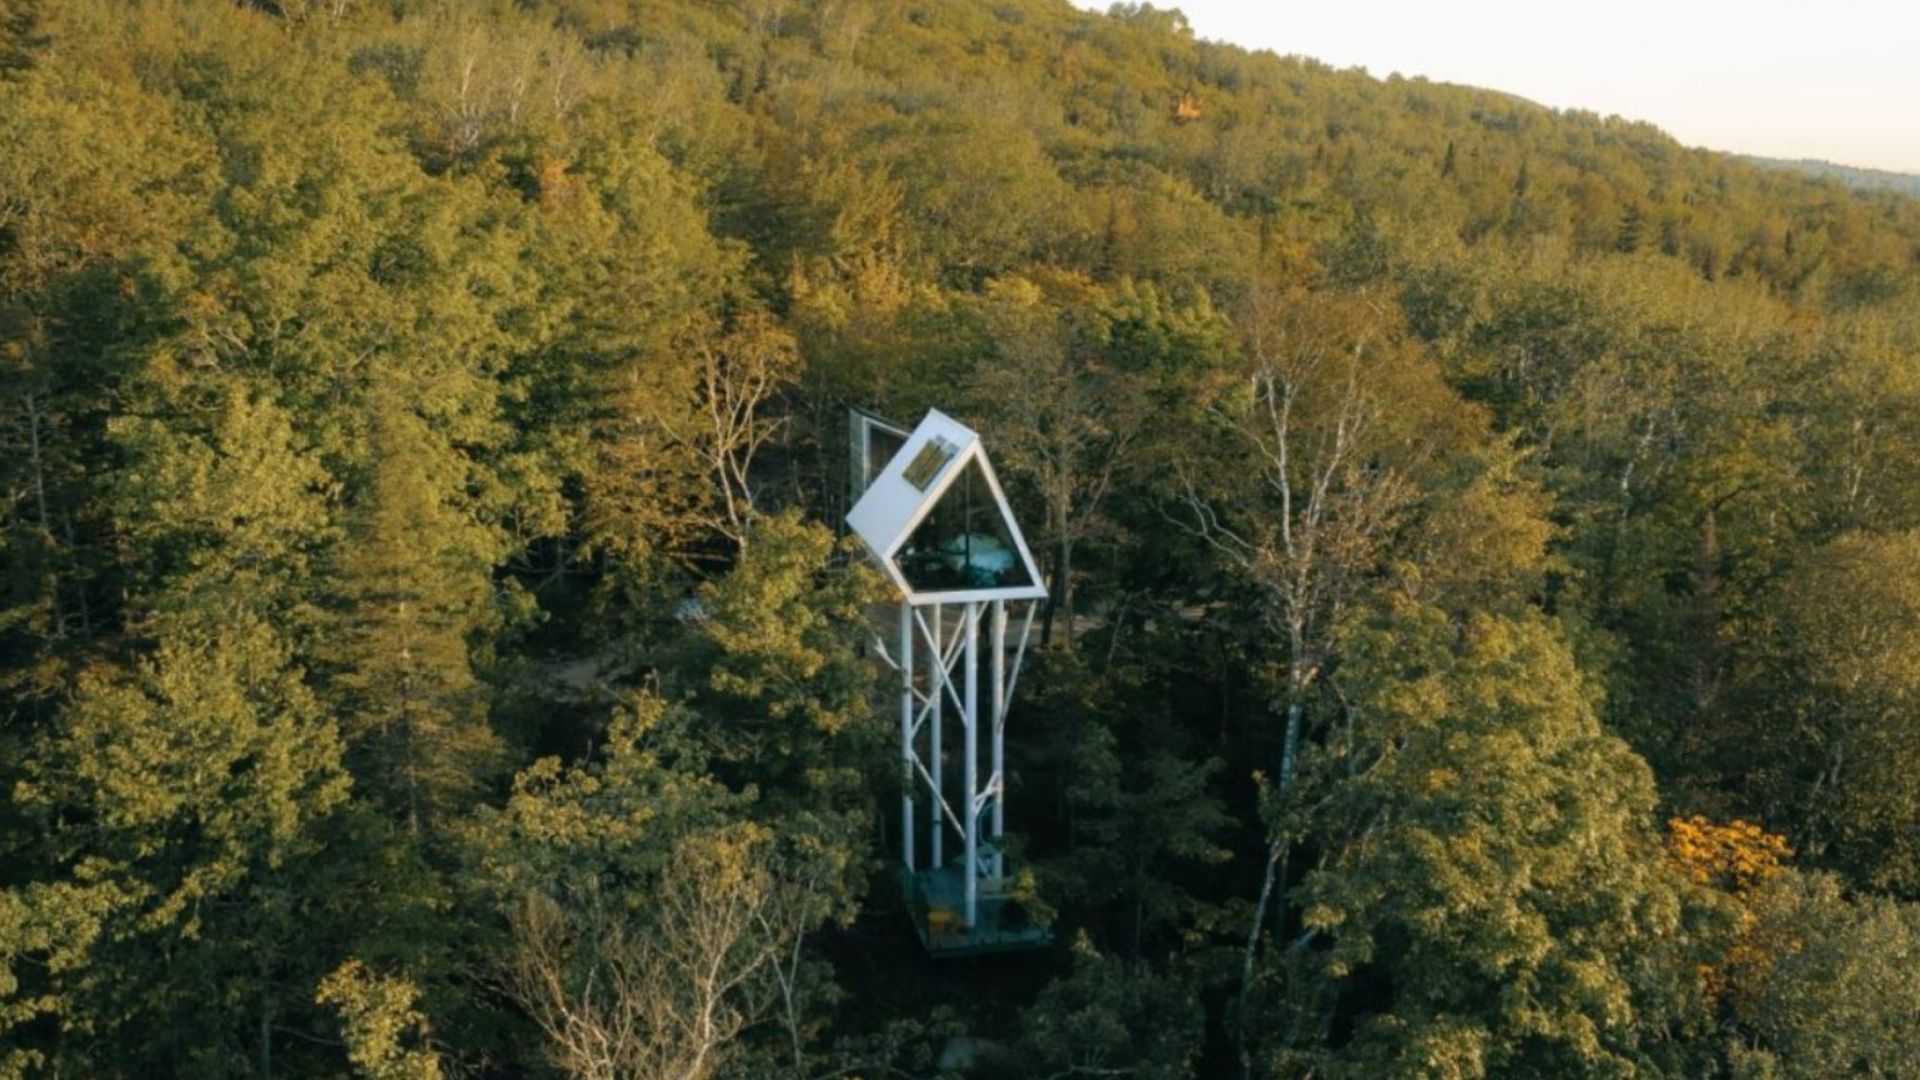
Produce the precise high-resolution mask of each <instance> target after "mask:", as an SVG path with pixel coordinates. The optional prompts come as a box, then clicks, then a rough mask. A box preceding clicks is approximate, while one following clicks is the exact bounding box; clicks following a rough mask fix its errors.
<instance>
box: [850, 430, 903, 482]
mask: <svg viewBox="0 0 1920 1080" xmlns="http://www.w3.org/2000/svg"><path fill="white" fill-rule="evenodd" d="M866 435H867V452H866V454H865V455H864V456H865V458H866V460H865V461H864V462H863V463H862V464H863V466H864V473H863V475H862V476H861V477H860V491H856V492H854V497H855V498H859V496H860V493H861V492H864V491H866V490H867V489H868V488H870V487H872V486H873V482H874V481H875V480H876V479H878V478H879V476H880V474H881V472H883V471H884V470H885V469H886V467H887V463H888V462H890V461H892V460H893V456H894V455H895V454H898V453H899V452H900V448H901V447H903V446H905V445H907V435H906V433H905V432H902V431H894V430H893V429H891V428H885V427H881V426H880V425H879V424H875V423H868V424H867V425H866Z"/></svg>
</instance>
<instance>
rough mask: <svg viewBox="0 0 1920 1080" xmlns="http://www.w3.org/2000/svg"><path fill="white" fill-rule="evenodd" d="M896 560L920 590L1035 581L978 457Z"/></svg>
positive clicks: (992, 586)
mask: <svg viewBox="0 0 1920 1080" xmlns="http://www.w3.org/2000/svg"><path fill="white" fill-rule="evenodd" d="M894 559H895V561H896V562H897V563H898V564H899V567H900V573H901V575H902V576H903V577H905V578H906V579H907V584H908V585H911V586H912V587H913V589H914V591H915V592H957V591H961V590H968V589H1010V588H1019V587H1024V586H1029V585H1032V584H1034V581H1033V576H1032V575H1030V574H1028V573H1027V564H1026V560H1024V559H1022V558H1021V557H1020V549H1019V547H1017V546H1016V545H1015V544H1014V542H1013V534H1012V531H1011V530H1010V529H1008V527H1007V522H1006V521H1005V520H1004V519H1002V518H1001V516H1000V504H999V503H998V502H996V501H995V500H994V498H993V489H992V488H991V487H990V486H988V484H987V476H986V473H985V471H984V470H982V469H981V468H980V460H979V459H978V458H972V459H969V460H968V462H967V464H966V468H965V470H964V471H963V472H961V474H960V475H959V476H957V477H955V478H954V481H953V483H952V485H951V486H949V487H948V488H947V490H946V493H945V494H943V495H941V496H940V501H939V502H938V503H935V504H934V507H933V510H932V511H931V512H929V513H928V514H927V516H926V517H925V518H924V519H922V521H921V522H920V525H919V527H918V528H916V529H914V530H913V535H911V536H909V537H907V542H906V543H905V544H902V545H901V546H900V550H899V551H898V552H896V553H895V555H894Z"/></svg>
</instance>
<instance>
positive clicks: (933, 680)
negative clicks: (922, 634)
mask: <svg viewBox="0 0 1920 1080" xmlns="http://www.w3.org/2000/svg"><path fill="white" fill-rule="evenodd" d="M945 606H946V605H944V604H935V605H933V619H932V630H933V633H932V637H933V642H932V646H933V667H932V669H931V670H930V671H929V672H928V673H927V674H928V678H927V696H929V697H931V698H932V699H933V712H932V713H931V714H930V715H929V716H928V718H927V723H928V724H929V725H930V726H931V728H932V730H931V731H930V732H929V733H928V734H929V736H930V738H929V740H928V747H927V775H928V778H929V779H930V780H931V781H932V782H933V805H932V807H931V810H930V812H929V813H928V814H927V847H928V849H929V850H928V854H929V855H931V856H932V859H933V861H932V863H931V864H930V865H931V867H932V868H933V869H935V870H938V869H940V868H941V867H942V866H945V865H946V864H947V859H946V850H947V845H946V839H947V835H946V833H947V823H946V822H944V821H942V820H941V817H942V816H943V814H942V813H941V807H942V806H944V805H945V804H946V795H945V793H944V791H943V790H942V786H943V785H942V782H941V768H940V738H941V734H942V733H941V731H940V719H941V714H942V713H944V712H945V711H946V703H947V702H946V697H947V687H946V682H947V646H946V638H945V635H944V634H942V633H941V630H940V609H941V608H943V607H945Z"/></svg>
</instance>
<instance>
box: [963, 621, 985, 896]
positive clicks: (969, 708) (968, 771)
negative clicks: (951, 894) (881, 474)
mask: <svg viewBox="0 0 1920 1080" xmlns="http://www.w3.org/2000/svg"><path fill="white" fill-rule="evenodd" d="M982 606H984V605H982V604H979V603H968V604H967V605H966V613H967V616H966V626H965V633H966V635H967V640H966V642H965V644H964V648H965V649H966V676H965V678H966V683H965V684H964V687H963V688H964V690H965V698H966V716H965V718H964V719H965V721H966V726H967V737H966V755H967V757H966V765H965V768H964V770H963V771H964V773H965V775H966V793H967V799H966V814H967V816H966V820H965V824H966V827H967V861H966V879H967V927H968V928H969V929H971V928H973V927H974V926H976V925H978V923H977V919H978V915H979V906H980V810H981V807H980V803H979V798H980V609H981V607H982Z"/></svg>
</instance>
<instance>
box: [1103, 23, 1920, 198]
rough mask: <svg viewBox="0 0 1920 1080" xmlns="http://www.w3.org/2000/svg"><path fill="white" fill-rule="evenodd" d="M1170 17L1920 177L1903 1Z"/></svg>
mask: <svg viewBox="0 0 1920 1080" xmlns="http://www.w3.org/2000/svg"><path fill="white" fill-rule="evenodd" d="M1083 6H1085V7H1089V8H1095V9H1098V10H1105V9H1106V7H1107V5H1106V4H1091V3H1084V0H1083ZM1156 6H1159V7H1168V6H1172V7H1177V8H1179V9H1180V10H1181V11H1183V12H1184V13H1185V14H1186V16H1187V19H1188V21H1189V22H1190V23H1191V24H1192V26H1193V30H1194V33H1195V34H1197V35H1198V36H1200V37H1203V38H1210V39H1214V40H1218V41H1225V42H1231V43H1232V44H1235V45H1241V46H1244V47H1246V48H1250V49H1272V50H1273V51H1275V52H1278V53H1281V54H1297V55H1301V56H1309V57H1313V58H1314V59H1317V60H1320V61H1323V62H1325V63H1328V64H1332V65H1334V66H1336V67H1342V68H1345V67H1363V68H1365V69H1366V70H1367V71H1368V72H1370V73H1371V74H1373V75H1376V76H1379V77H1385V76H1387V75H1389V74H1392V73H1395V72H1398V73H1399V74H1401V75H1404V76H1408V77H1414V76H1424V77H1426V78H1429V79H1432V80H1435V81H1439V82H1450V83H1463V84H1467V85H1471V86H1477V87H1483V88H1486V89H1489V90H1499V91H1503V92H1506V93H1511V94H1515V95H1518V96H1520V97H1524V98H1527V99H1529V100H1531V101H1535V102H1538V103H1540V104H1542V105H1546V106H1551V107H1554V108H1563V109H1564V108H1577V109H1586V110H1591V111H1593V112H1597V113H1600V114H1602V115H1611V114H1618V115H1620V116H1624V117H1628V118H1630V119H1634V120H1645V121H1647V122H1649V123H1652V124H1655V125H1657V126H1659V127H1660V128H1661V129H1663V130H1665V131H1666V132H1668V133H1669V134H1671V135H1673V137H1674V138H1676V139H1679V140H1680V141H1681V142H1683V143H1686V144H1688V145H1690V146H1701V147H1706V148H1709V149H1713V150H1723V151H1729V152H1733V153H1740V154H1755V155H1761V156H1766V157H1776V158H1790V159H1800V158H1810V159H1817V160H1824V161H1829V162H1833V163H1836V164H1841V165H1849V166H1854V167H1857V168H1872V169H1888V170H1893V171H1898V172H1907V173H1920V123H1916V121H1915V120H1914V117H1916V116H1920V63H1915V61H1914V59H1913V58H1912V57H1911V56H1908V55H1903V53H1904V52H1907V51H1910V47H1911V43H1912V42H1913V41H1914V40H1915V39H1916V34H1917V33H1920V14H1916V13H1915V12H1913V11H1911V10H1909V9H1907V8H1905V7H1904V6H1903V5H1900V4H1896V3H1890V2H1887V0H1835V2H1834V3H1832V4H1828V5H1823V6H1821V7H1820V8H1818V9H1813V8H1811V7H1808V6H1805V5H1796V4H1791V3H1786V2H1782V0H1760V2H1756V3H1742V4H1733V3H1726V2H1723V0H1708V2H1696V3H1689V4H1673V3H1666V4H1656V3H1653V2H1651V0H1622V2H1621V3H1618V4H1614V5H1611V6H1609V7H1607V8H1599V7H1584V8H1580V9H1577V10H1571V11H1565V12H1559V13H1553V14H1546V13H1543V12H1542V10H1541V8H1540V7H1539V6H1538V5H1530V4H1526V3H1522V2H1519V0H1462V2H1457V3H1448V4H1440V3H1434V2H1430V0H1418V2H1409V3H1395V2H1391V0H1349V2H1348V3H1345V4H1341V5H1325V6H1318V5H1305V4H1299V5H1289V4H1285V3H1250V2H1247V0H1185V2H1180V3H1174V4H1165V3H1163V4H1157V5H1156Z"/></svg>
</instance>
